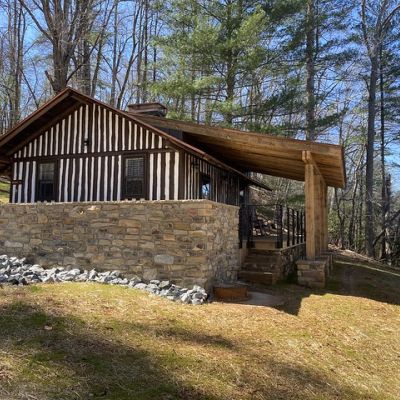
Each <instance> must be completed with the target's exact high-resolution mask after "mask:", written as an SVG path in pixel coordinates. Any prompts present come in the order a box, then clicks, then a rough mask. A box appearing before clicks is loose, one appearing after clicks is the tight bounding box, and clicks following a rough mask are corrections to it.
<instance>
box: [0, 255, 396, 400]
mask: <svg viewBox="0 0 400 400" xmlns="http://www.w3.org/2000/svg"><path fill="white" fill-rule="evenodd" d="M346 262H347V261H346V260H344V261H341V262H340V263H338V264H337V266H336V269H335V276H334V279H333V280H332V281H331V284H330V287H329V288H328V289H326V290H324V291H309V290H306V289H302V288H299V287H296V286H293V285H282V286H278V287H277V288H275V289H273V290H274V291H275V292H276V293H279V294H280V295H281V296H284V298H285V299H286V303H285V305H284V306H283V307H281V308H280V309H273V308H267V307H256V306H244V305H236V304H218V303H213V304H207V305H205V306H186V305H180V304H175V303H172V302H169V301H167V300H164V299H160V298H157V297H152V296H149V295H147V294H146V293H142V292H139V291H135V290H128V289H124V288H120V287H113V286H105V285H97V284H58V285H42V286H31V287H18V288H15V287H4V288H3V289H1V290H0V335H1V341H0V398H4V399H40V400H43V399H89V398H99V399H186V398H187V399H227V400H228V399H398V398H400V354H399V349H400V335H399V327H400V306H399V304H400V295H399V290H398V288H399V287H400V273H396V272H393V271H385V270H381V269H379V268H378V269H374V268H373V269H371V266H369V267H368V268H365V267H363V266H361V265H360V266H357V267H354V266H352V264H347V263H346Z"/></svg>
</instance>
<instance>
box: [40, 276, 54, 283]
mask: <svg viewBox="0 0 400 400" xmlns="http://www.w3.org/2000/svg"><path fill="white" fill-rule="evenodd" d="M55 281H56V280H55V279H54V276H53V275H49V276H46V278H44V279H43V281H42V282H43V283H54V282H55Z"/></svg>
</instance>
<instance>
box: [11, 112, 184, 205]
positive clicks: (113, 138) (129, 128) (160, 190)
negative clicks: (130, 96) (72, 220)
mask: <svg viewBox="0 0 400 400" xmlns="http://www.w3.org/2000/svg"><path fill="white" fill-rule="evenodd" d="M132 154H134V155H143V156H144V158H145V166H146V168H145V177H146V188H147V190H146V196H145V197H146V198H148V199H150V200H164V199H166V200H177V199H178V195H179V193H178V182H179V161H180V152H179V151H175V150H174V149H171V148H168V146H167V145H166V143H165V140H164V139H163V138H162V137H161V136H159V135H157V134H156V133H154V132H152V131H151V130H149V129H145V128H144V127H142V126H140V125H139V124H136V123H134V122H133V121H131V120H130V119H129V118H125V117H123V116H121V115H118V114H116V113H114V112H112V111H110V110H108V109H106V108H105V107H101V106H98V105H95V104H93V105H86V106H82V107H80V108H79V109H77V110H76V111H75V112H73V113H72V114H70V115H68V116H67V117H65V118H63V119H62V120H60V121H59V122H58V123H56V124H55V125H53V126H51V127H50V128H49V129H47V130H46V131H44V132H42V133H39V136H37V137H36V138H34V139H32V140H31V141H30V142H29V143H27V144H26V145H25V146H23V147H22V148H21V149H20V150H18V151H17V152H16V153H15V154H14V156H13V157H14V163H13V171H12V178H13V181H14V182H17V183H16V184H14V185H13V187H12V193H11V197H12V198H11V200H12V202H14V203H24V202H26V203H30V202H34V201H35V200H36V175H37V169H38V162H45V161H55V162H56V170H57V171H58V174H57V175H58V176H57V182H56V186H57V189H56V191H57V193H56V199H57V201H63V202H71V201H99V200H100V201H103V200H121V198H122V181H123V179H122V174H123V171H122V168H123V157H125V156H128V155H132Z"/></svg>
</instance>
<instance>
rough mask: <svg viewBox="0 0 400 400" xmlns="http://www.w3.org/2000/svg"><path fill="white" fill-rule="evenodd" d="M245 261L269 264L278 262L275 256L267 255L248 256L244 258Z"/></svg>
mask: <svg viewBox="0 0 400 400" xmlns="http://www.w3.org/2000/svg"><path fill="white" fill-rule="evenodd" d="M245 260H246V261H254V262H257V261H260V262H264V263H267V262H270V263H275V262H276V261H277V260H278V257H276V256H267V255H264V256H263V255H260V254H250V255H248V256H247V257H246V258H245Z"/></svg>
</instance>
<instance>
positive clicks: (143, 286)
mask: <svg viewBox="0 0 400 400" xmlns="http://www.w3.org/2000/svg"><path fill="white" fill-rule="evenodd" d="M146 287H147V285H146V284H145V283H142V282H140V283H137V284H136V285H135V286H134V288H135V289H140V290H143V289H146Z"/></svg>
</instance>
